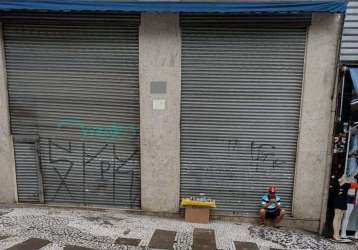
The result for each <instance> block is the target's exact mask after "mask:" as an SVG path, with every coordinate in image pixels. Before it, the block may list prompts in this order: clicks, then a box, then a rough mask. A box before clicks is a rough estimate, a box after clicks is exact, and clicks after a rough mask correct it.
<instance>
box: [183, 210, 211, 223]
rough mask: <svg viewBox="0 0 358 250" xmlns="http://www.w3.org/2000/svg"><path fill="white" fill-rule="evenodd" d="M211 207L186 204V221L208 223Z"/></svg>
mask: <svg viewBox="0 0 358 250" xmlns="http://www.w3.org/2000/svg"><path fill="white" fill-rule="evenodd" d="M209 217H210V208H207V207H196V206H195V207H193V206H185V221H186V222H189V223H202V224H208V223H209Z"/></svg>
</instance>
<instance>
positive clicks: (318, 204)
mask: <svg viewBox="0 0 358 250" xmlns="http://www.w3.org/2000/svg"><path fill="white" fill-rule="evenodd" d="M341 22H342V18H341V16H340V15H338V14H313V17H312V25H311V26H310V27H309V29H308V38H307V47H306V59H305V72H304V82H303V90H302V106H301V118H300V131H299V140H298V152H297V160H296V175H295V186H294V199H293V216H294V217H295V218H299V219H307V220H317V221H319V220H320V216H321V210H322V204H323V200H324V194H325V190H326V189H327V188H328V187H327V185H326V181H325V179H326V176H327V174H328V172H329V171H330V162H329V159H330V155H331V143H332V125H331V124H332V116H333V114H334V113H333V111H332V108H331V107H332V102H333V101H334V99H332V98H331V97H332V92H333V89H334V85H335V77H336V68H337V47H338V44H339V43H338V41H339V39H340V30H341ZM311 230H312V229H311ZM317 230H318V226H317V229H316V230H314V231H317Z"/></svg>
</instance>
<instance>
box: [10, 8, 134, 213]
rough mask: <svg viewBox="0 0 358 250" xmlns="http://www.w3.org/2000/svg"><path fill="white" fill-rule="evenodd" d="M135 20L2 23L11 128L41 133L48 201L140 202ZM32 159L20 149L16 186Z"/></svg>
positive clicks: (15, 131)
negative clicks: (29, 160) (29, 159)
mask: <svg viewBox="0 0 358 250" xmlns="http://www.w3.org/2000/svg"><path fill="white" fill-rule="evenodd" d="M108 21H110V22H108ZM138 24H139V16H138V15H126V16H111V17H109V18H107V17H105V18H103V19H99V20H94V21H93V20H92V19H91V18H86V19H84V20H82V19H81V18H69V17H68V16H67V17H66V18H64V19H61V17H58V20H53V19H51V20H46V21H40V20H32V19H26V21H22V22H19V21H13V20H10V21H9V22H8V23H6V24H5V27H4V34H5V50H6V61H7V76H8V88H9V97H10V101H9V102H10V115H11V129H12V133H13V134H14V135H15V137H16V136H18V135H22V136H25V137H26V136H33V135H36V136H38V137H39V145H40V159H41V169H42V174H43V188H44V198H45V202H48V203H51V202H57V203H81V204H99V205H114V206H120V207H139V206H140V159H139V155H140V153H139V88H138ZM29 164H30V162H28V160H27V157H24V155H23V154H22V153H21V151H18V153H17V155H16V167H17V176H18V182H19V183H18V184H19V185H22V181H21V178H23V176H27V175H28V173H27V172H26V171H25V170H26V169H25V168H24V167H22V166H25V165H29ZM29 167H30V166H29Z"/></svg>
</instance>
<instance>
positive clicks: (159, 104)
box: [153, 99, 165, 110]
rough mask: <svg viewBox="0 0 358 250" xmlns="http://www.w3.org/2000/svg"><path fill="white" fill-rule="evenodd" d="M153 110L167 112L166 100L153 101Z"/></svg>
mask: <svg viewBox="0 0 358 250" xmlns="http://www.w3.org/2000/svg"><path fill="white" fill-rule="evenodd" d="M153 110H165V100H164V99H154V100H153Z"/></svg>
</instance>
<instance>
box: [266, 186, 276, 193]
mask: <svg viewBox="0 0 358 250" xmlns="http://www.w3.org/2000/svg"><path fill="white" fill-rule="evenodd" d="M267 191H268V192H269V193H270V194H274V193H276V187H274V186H271V187H268V188H267Z"/></svg>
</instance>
